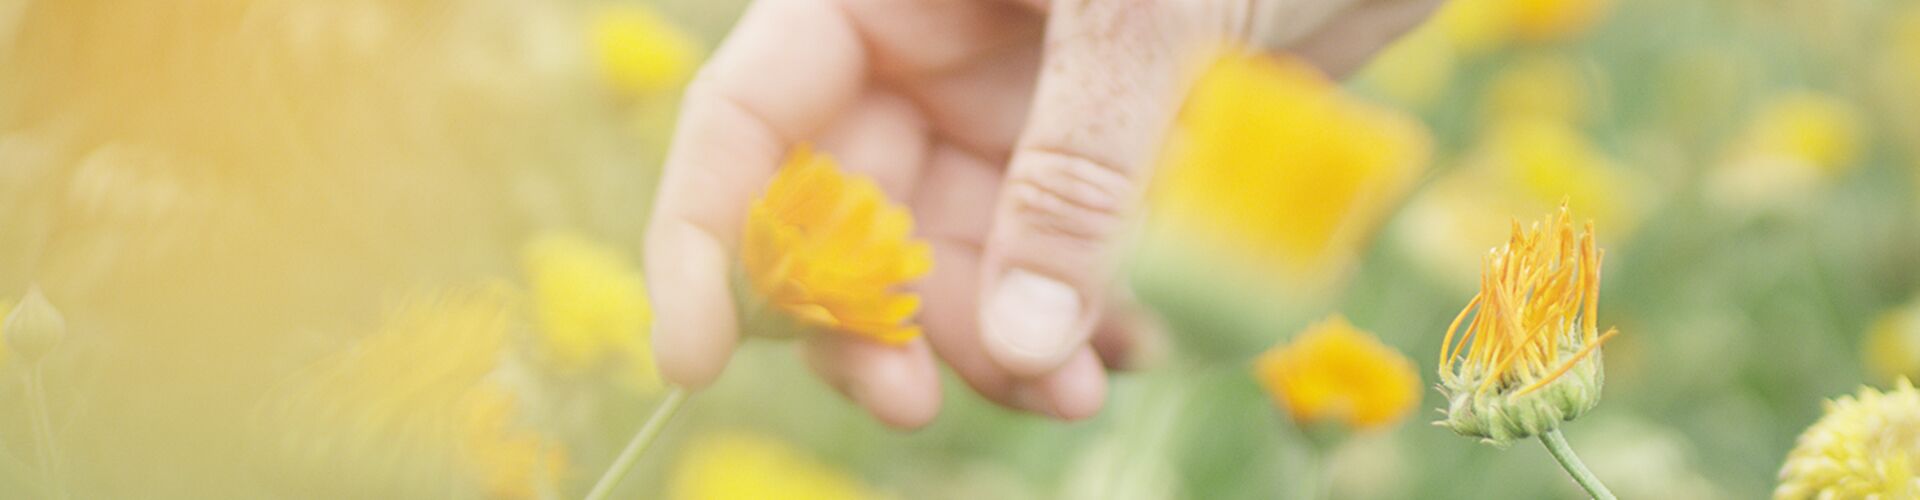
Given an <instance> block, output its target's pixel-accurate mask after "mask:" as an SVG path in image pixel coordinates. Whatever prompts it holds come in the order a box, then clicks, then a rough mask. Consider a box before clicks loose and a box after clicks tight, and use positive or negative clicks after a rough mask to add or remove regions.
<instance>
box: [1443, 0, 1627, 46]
mask: <svg viewBox="0 0 1920 500" xmlns="http://www.w3.org/2000/svg"><path fill="white" fill-rule="evenodd" d="M1612 7H1613V0H1458V1H1455V2H1449V3H1448V4H1447V5H1446V6H1444V7H1442V8H1441V9H1440V12H1439V13H1438V14H1437V15H1436V16H1435V20H1434V23H1435V24H1436V25H1438V26H1439V27H1440V29H1441V31H1442V32H1444V33H1446V35H1447V39H1448V40H1449V41H1451V42H1452V43H1453V44H1454V45H1455V46H1456V47H1458V48H1459V49H1460V50H1461V51H1462V52H1465V53H1468V54H1477V53H1481V52H1485V51H1488V50H1492V49H1497V48H1500V47H1502V46H1504V45H1506V44H1508V43H1513V42H1520V43H1531V44H1547V43H1553V42H1560V41H1566V40H1570V39H1574V38H1578V37H1580V36H1582V35H1585V34H1586V33H1587V32H1588V31H1590V30H1592V28H1593V27H1594V25H1596V24H1599V23H1600V21H1602V20H1604V19H1605V18H1606V15H1607V14H1608V12H1609V11H1611V10H1612Z"/></svg>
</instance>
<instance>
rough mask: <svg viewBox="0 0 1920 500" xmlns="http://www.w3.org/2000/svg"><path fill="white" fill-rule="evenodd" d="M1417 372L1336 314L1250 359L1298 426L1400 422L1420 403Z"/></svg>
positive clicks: (1367, 426) (1375, 425)
mask: <svg viewBox="0 0 1920 500" xmlns="http://www.w3.org/2000/svg"><path fill="white" fill-rule="evenodd" d="M1416 373H1417V372H1416V371H1415V370H1414V367H1413V362H1412V361H1411V360H1408V359H1407V357H1406V356H1404V355H1402V354H1400V352H1399V351H1396V350H1394V349H1393V348H1392V347H1388V346H1387V345H1386V344H1382V343H1380V340H1379V339H1376V338H1374V337H1373V335H1372V334H1369V333H1367V332H1365V331H1361V330H1360V329H1358V328H1355V327H1354V326H1353V325H1352V324H1351V323H1348V322H1347V320H1346V318H1343V317H1340V316H1337V315H1336V316H1333V317H1331V318H1327V319H1325V320H1322V321H1321V322H1320V323H1318V324H1315V325H1313V326H1310V327H1308V328H1307V330H1306V331H1305V332H1302V333H1300V335H1299V336H1298V337H1296V338H1294V339H1293V341H1292V342H1289V343H1287V344H1283V345H1280V346H1275V347H1274V348H1273V349H1271V350H1268V351H1267V352H1266V354H1263V355H1261V356H1260V359H1259V360H1257V361H1255V363H1254V374H1255V376H1256V377H1257V378H1258V379H1259V380H1260V383H1261V385H1263V386H1264V387H1266V389H1267V393H1268V395H1269V396H1271V397H1272V398H1273V400H1274V403H1275V404H1278V405H1279V406H1280V407H1281V408H1283V409H1285V410H1286V411H1287V413H1288V414H1289V415H1291V416H1292V417H1293V420H1294V422H1295V423H1298V424H1300V425H1302V426H1308V425H1313V424H1317V423H1322V422H1331V423H1338V424H1342V425H1345V426H1347V427H1349V428H1353V429H1372V428H1380V427H1385V426H1388V425H1392V424H1395V423H1398V422H1400V421H1401V420H1402V419H1404V418H1406V416H1407V415H1408V413H1409V412H1411V411H1412V410H1413V407H1414V406H1415V405H1416V404H1418V403H1419V402H1420V376H1419V375H1417V374H1416Z"/></svg>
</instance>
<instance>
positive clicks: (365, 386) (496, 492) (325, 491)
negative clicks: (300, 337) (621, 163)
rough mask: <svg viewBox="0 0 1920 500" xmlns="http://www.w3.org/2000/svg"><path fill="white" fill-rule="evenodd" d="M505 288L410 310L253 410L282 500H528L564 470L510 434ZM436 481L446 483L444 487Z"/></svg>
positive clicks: (547, 449)
mask: <svg viewBox="0 0 1920 500" xmlns="http://www.w3.org/2000/svg"><path fill="white" fill-rule="evenodd" d="M511 311H512V307H511V300H510V299H509V296H508V294H507V292H506V291H505V290H504V288H503V287H486V288H480V289H472V290H457V291H451V292H447V293H443V294H438V295H436V296H432V297H425V298H416V299H413V300H410V301H409V302H407V303H405V304H404V305H403V306H401V307H400V308H398V309H397V310H396V311H395V312H394V314H392V315H391V316H390V317H388V318H387V320H386V321H385V322H384V323H383V324H382V326H381V327H380V329H379V330H378V331H376V332H375V333H374V334H372V335H369V336H367V337H365V338H363V339H361V340H359V341H358V343H357V344H356V345H354V347H353V348H351V349H349V350H346V351H343V352H341V353H339V354H337V355H334V356H331V357H328V358H326V359H323V360H321V361H320V362H319V363H317V364H316V365H314V366H313V367H312V368H310V369H309V370H308V371H306V372H304V373H302V374H300V375H298V376H297V377H296V378H295V379H294V380H293V381H292V382H291V383H290V384H289V385H288V387H287V388H286V389H285V390H284V392H282V393H281V394H280V395H279V396H278V397H277V398H276V399H274V400H273V401H271V402H270V403H269V404H268V406H267V407H265V408H264V409H263V411H264V413H263V414H262V417H263V419H262V420H261V421H260V422H259V423H260V424H261V427H260V428H259V429H257V432H259V433H261V434H263V435H264V436H266V437H265V438H262V440H263V441H264V442H267V443H273V444H274V445H277V446H278V448H277V449H274V450H273V451H274V452H275V453H276V454H277V456H279V457H282V458H284V459H285V460H287V462H286V463H284V464H282V465H285V466H286V467H287V468H288V470H287V471H286V472H288V473H289V474H290V475H289V476H286V477H287V478H288V480H289V481H291V482H292V484H286V485H282V486H284V487H285V488H288V489H290V490H291V491H305V492H310V493H314V494H322V496H344V497H355V496H374V497H422V496H436V495H435V493H434V492H438V496H445V494H446V492H448V491H454V492H460V494H457V495H454V496H486V497H491V498H532V497H535V496H538V495H537V494H538V493H540V492H541V491H542V490H543V489H547V488H549V487H550V486H551V485H552V484H553V482H554V481H556V480H557V479H558V476H559V474H560V472H561V469H562V468H563V467H564V465H565V459H564V455H563V454H562V453H561V452H560V449H559V447H558V445H556V444H553V443H551V442H549V441H547V440H546V439H544V438H542V437H541V436H540V435H539V434H537V433H535V432H533V431H532V430H530V429H526V428H524V427H519V426H517V425H515V423H513V422H512V418H513V416H514V414H515V413H516V408H517V406H516V402H515V400H516V398H515V397H514V396H513V394H512V393H511V392H509V391H508V390H507V388H506V387H505V386H504V385H502V382H501V381H499V380H497V375H495V371H496V368H497V367H498V366H499V364H500V361H501V356H502V354H503V352H504V349H505V347H506V337H507V332H508V330H509V328H511V326H512V323H513V319H512V313H511ZM445 481H452V484H447V483H445Z"/></svg>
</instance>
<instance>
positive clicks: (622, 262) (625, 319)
mask: <svg viewBox="0 0 1920 500" xmlns="http://www.w3.org/2000/svg"><path fill="white" fill-rule="evenodd" d="M521 264H522V267H524V268H525V269H526V273H527V281H528V283H529V284H530V286H531V287H532V289H533V290H532V291H533V306H534V312H535V316H536V317H537V319H538V320H539V321H538V323H537V324H538V327H539V332H540V338H541V339H542V341H543V342H542V343H541V345H542V346H543V347H544V352H545V354H546V361H547V362H548V363H549V364H550V365H551V366H552V367H554V368H555V369H556V370H557V371H559V372H561V373H563V374H568V375H579V374H582V373H587V372H590V371H593V370H597V369H601V368H603V367H609V366H611V367H617V369H618V373H619V374H620V378H621V379H622V380H624V381H627V382H630V383H633V384H634V385H636V386H637V387H638V388H639V389H642V390H651V389H656V388H659V386H660V375H659V373H658V372H657V371H656V370H655V369H654V361H653V349H652V347H651V345H650V344H649V343H648V338H649V332H648V327H649V325H650V324H651V323H652V320H653V309H652V308H651V307H650V306H649V305H648V303H647V288H646V282H645V281H644V280H643V279H641V275H640V270H639V269H637V268H635V267H634V264H633V262H632V260H631V259H629V258H627V257H626V256H625V255H623V254H622V253H621V252H620V251H619V250H616V249H614V248H609V247H607V246H603V245H601V244H599V243H596V242H594V241H592V240H588V239H586V238H585V237H583V236H580V235H577V234H573V233H564V232H555V233H547V234H543V235H540V236H538V237H535V238H534V239H533V240H532V241H531V242H529V243H528V244H527V246H526V250H525V253H524V254H523V255H522V258H521Z"/></svg>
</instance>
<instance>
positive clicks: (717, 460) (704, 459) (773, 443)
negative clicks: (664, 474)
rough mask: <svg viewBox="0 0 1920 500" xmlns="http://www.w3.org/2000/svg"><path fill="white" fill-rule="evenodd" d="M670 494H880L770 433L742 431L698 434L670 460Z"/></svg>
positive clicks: (748, 499)
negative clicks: (676, 461)
mask: <svg viewBox="0 0 1920 500" xmlns="http://www.w3.org/2000/svg"><path fill="white" fill-rule="evenodd" d="M671 485H672V486H671V487H672V491H671V493H670V494H669V498H672V499H674V500H858V499H869V498H880V496H879V495H877V494H876V493H874V492H873V491H871V490H870V489H869V488H868V487H867V486H866V485H864V484H861V482H860V481H859V480H857V479H855V478H854V477H852V476H849V475H847V474H846V473H844V472H841V471H839V470H836V469H834V468H832V467H830V466H828V465H826V464H823V463H821V462H820V461H818V460H816V459H814V458H812V457H809V456H807V455H806V454H804V453H802V452H801V451H800V450H796V449H793V447H792V446H789V445H787V444H786V443H783V442H780V441H778V440H776V439H773V438H770V437H766V436H761V435H757V434H749V433H744V432H726V433H721V434H711V435H704V436H701V437H699V438H698V439H695V440H693V441H692V442H691V443H688V444H687V446H686V452H685V455H683V456H682V457H681V458H680V463H679V464H678V465H676V466H675V469H674V471H673V476H672V483H671Z"/></svg>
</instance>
